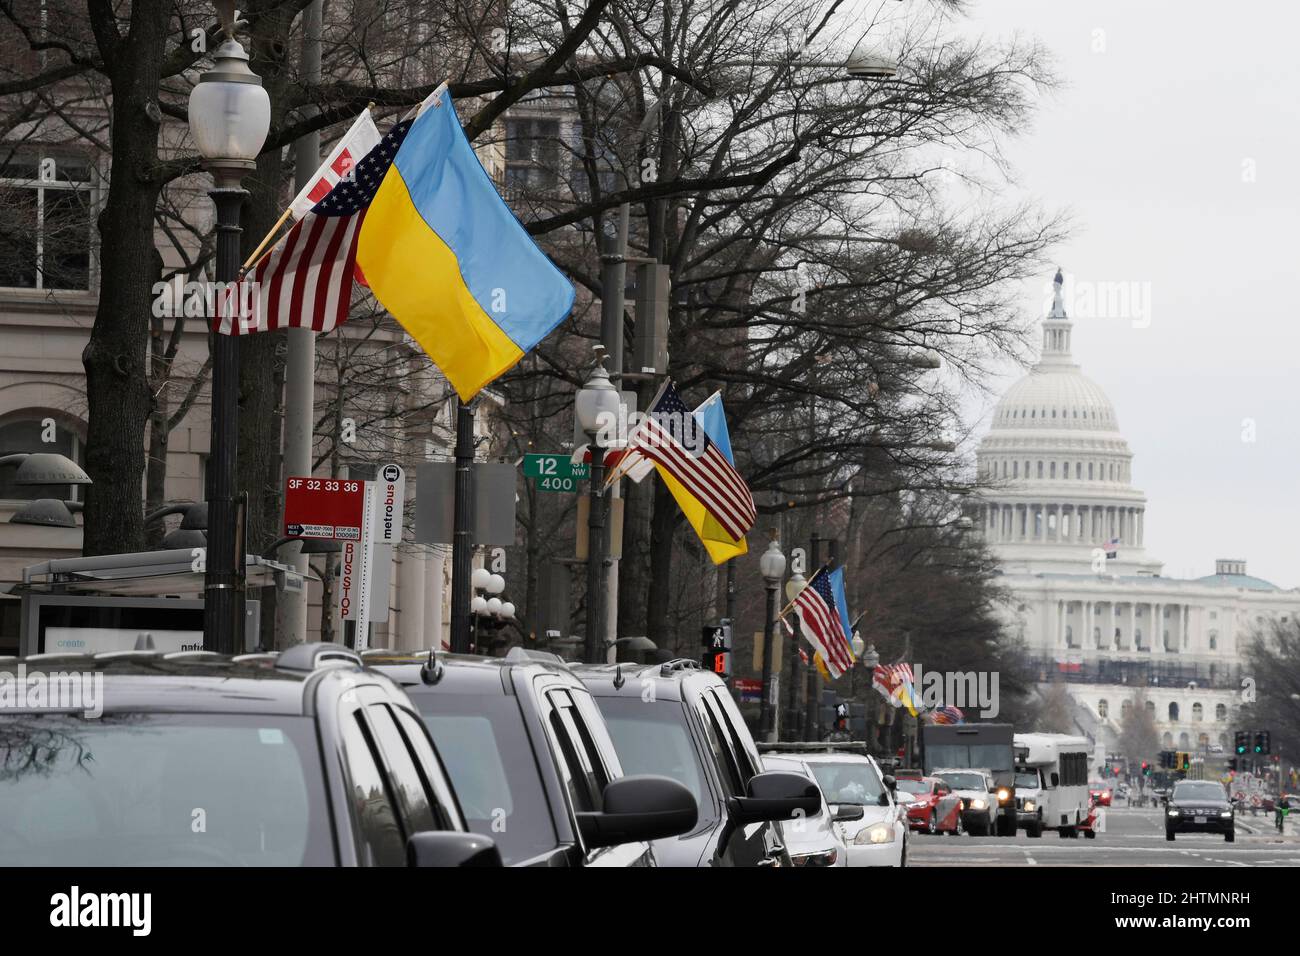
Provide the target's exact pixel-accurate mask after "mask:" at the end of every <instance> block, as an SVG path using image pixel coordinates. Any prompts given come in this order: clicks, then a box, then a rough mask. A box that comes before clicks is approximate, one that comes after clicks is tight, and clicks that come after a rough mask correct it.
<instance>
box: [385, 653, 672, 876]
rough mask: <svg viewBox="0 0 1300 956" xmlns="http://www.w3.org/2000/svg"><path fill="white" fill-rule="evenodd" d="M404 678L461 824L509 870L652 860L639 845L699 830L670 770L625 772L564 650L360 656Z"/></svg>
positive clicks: (649, 862)
mask: <svg viewBox="0 0 1300 956" xmlns="http://www.w3.org/2000/svg"><path fill="white" fill-rule="evenodd" d="M364 656H365V660H366V663H367V664H369V665H370V666H372V667H373V668H375V669H377V670H379V671H381V672H382V673H385V674H387V675H388V676H390V677H392V678H393V679H394V680H395V681H397V682H398V683H400V684H401V685H402V686H403V687H404V688H405V689H406V691H407V693H408V694H409V695H410V697H411V700H412V702H413V703H414V704H415V705H416V707H417V708H418V709H419V711H420V714H421V716H423V718H424V720H425V723H426V724H427V725H428V727H429V730H430V732H431V733H432V734H433V739H434V743H435V745H436V746H437V748H438V753H439V756H440V757H441V758H442V760H443V762H444V763H445V764H446V767H447V771H448V773H449V774H450V776H451V780H452V783H453V785H454V786H455V788H456V793H457V796H458V797H459V798H460V804H461V808H462V809H463V810H464V812H465V817H466V820H467V821H468V823H469V826H470V828H471V829H473V830H474V831H475V832H478V833H482V834H485V835H488V836H491V837H492V838H493V839H494V840H495V841H496V843H497V846H498V847H499V848H500V851H501V855H502V857H503V858H504V860H505V862H506V863H507V864H509V865H514V866H593V865H594V866H649V865H654V864H655V862H656V861H655V854H654V853H653V852H652V851H651V849H650V846H649V844H647V843H646V842H645V841H646V840H650V839H653V838H655V837H663V836H670V835H675V834H678V833H684V832H686V831H687V830H690V829H692V828H693V827H694V826H695V820H696V806H695V799H694V798H693V797H692V796H691V794H690V793H689V792H688V791H687V789H686V788H685V787H683V786H682V785H681V784H679V783H677V782H675V781H673V780H669V779H667V778H665V777H662V776H660V777H646V776H641V777H625V776H624V775H623V767H622V766H621V765H620V762H619V757H618V754H617V752H616V751H615V749H614V744H613V742H612V741H611V740H610V738H609V733H608V732H607V731H606V729H605V722H604V720H602V719H601V716H600V711H599V710H597V708H596V705H595V704H594V703H593V701H592V699H591V694H590V693H588V691H587V689H586V688H585V687H584V686H583V685H582V683H581V682H580V681H579V680H578V679H577V678H576V677H574V676H573V674H572V672H571V671H570V670H569V668H568V667H567V666H566V665H565V664H564V662H563V661H562V660H560V658H558V657H556V656H554V655H552V654H545V653H537V652H529V651H525V650H524V649H522V648H516V649H514V650H512V651H511V652H510V653H509V654H508V655H506V656H505V657H478V656H474V655H469V654H441V653H440V654H436V655H435V656H434V659H433V661H432V662H430V660H429V655H428V653H427V652H424V653H420V654H400V653H395V652H392V651H383V650H374V651H368V652H366V654H365V655H364Z"/></svg>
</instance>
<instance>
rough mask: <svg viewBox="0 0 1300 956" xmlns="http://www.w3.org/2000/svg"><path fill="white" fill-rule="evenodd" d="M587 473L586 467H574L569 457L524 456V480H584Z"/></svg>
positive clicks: (581, 465)
mask: <svg viewBox="0 0 1300 956" xmlns="http://www.w3.org/2000/svg"><path fill="white" fill-rule="evenodd" d="M589 472H590V469H589V468H588V466H587V465H585V464H580V465H575V464H574V463H573V460H572V458H571V457H570V456H569V455H565V454H555V455H524V477H525V478H586V477H587V476H588V474H589ZM538 487H539V488H540V487H541V486H540V484H539V485H538ZM544 490H551V489H544ZM557 490H558V489H557ZM568 490H570V491H572V490H573V489H572V488H570V489H568Z"/></svg>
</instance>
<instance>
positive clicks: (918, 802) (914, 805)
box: [908, 800, 927, 809]
mask: <svg viewBox="0 0 1300 956" xmlns="http://www.w3.org/2000/svg"><path fill="white" fill-rule="evenodd" d="M926 805H927V804H926V802H925V801H924V800H913V801H912V802H911V803H909V804H908V806H909V807H911V808H913V809H916V808H918V807H924V806H926Z"/></svg>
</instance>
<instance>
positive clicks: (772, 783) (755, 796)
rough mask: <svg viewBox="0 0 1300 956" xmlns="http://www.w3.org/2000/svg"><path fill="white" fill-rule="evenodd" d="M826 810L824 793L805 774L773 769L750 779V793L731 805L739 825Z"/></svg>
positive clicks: (736, 799)
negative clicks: (824, 807) (823, 805)
mask: <svg viewBox="0 0 1300 956" xmlns="http://www.w3.org/2000/svg"><path fill="white" fill-rule="evenodd" d="M821 808H822V797H821V791H819V790H818V789H817V784H815V783H813V782H812V781H811V780H809V779H808V778H807V777H805V776H804V775H803V774H799V773H787V772H786V771H783V770H769V771H767V772H766V773H759V774H755V775H754V776H752V777H750V778H749V787H748V788H747V794H746V796H743V797H732V799H731V800H730V802H729V804H728V809H729V811H730V815H731V818H732V820H733V821H734V822H736V823H762V822H763V821H766V820H789V819H791V818H793V817H798V816H805V817H808V816H812V815H813V814H815V813H820V812H821Z"/></svg>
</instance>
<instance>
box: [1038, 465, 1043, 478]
mask: <svg viewBox="0 0 1300 956" xmlns="http://www.w3.org/2000/svg"><path fill="white" fill-rule="evenodd" d="M1038 477H1039V478H1041V477H1043V463H1042V462H1041V461H1040V462H1039V463H1038Z"/></svg>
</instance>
